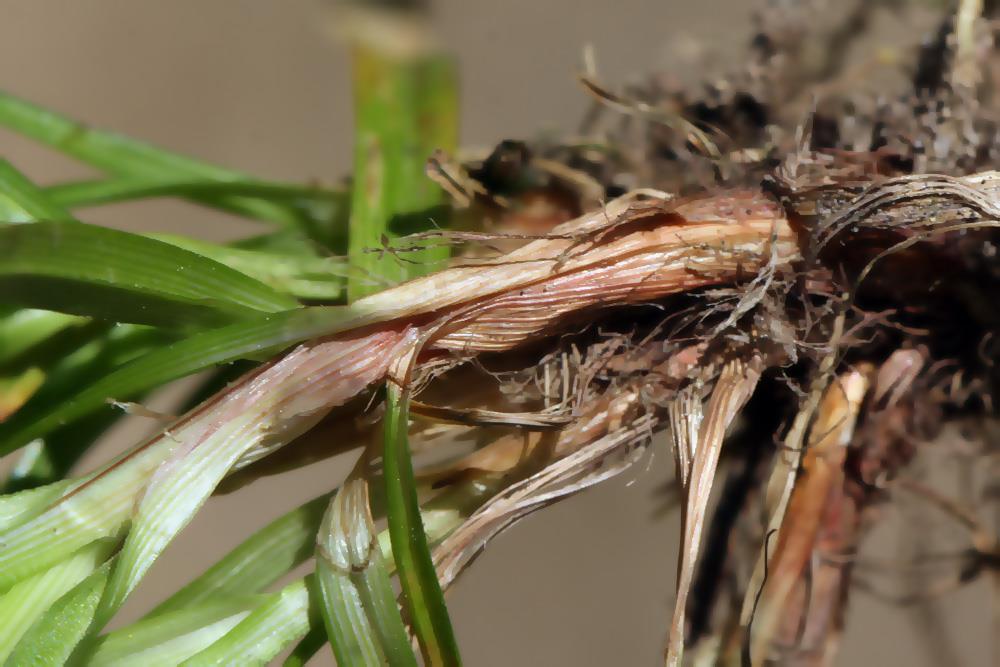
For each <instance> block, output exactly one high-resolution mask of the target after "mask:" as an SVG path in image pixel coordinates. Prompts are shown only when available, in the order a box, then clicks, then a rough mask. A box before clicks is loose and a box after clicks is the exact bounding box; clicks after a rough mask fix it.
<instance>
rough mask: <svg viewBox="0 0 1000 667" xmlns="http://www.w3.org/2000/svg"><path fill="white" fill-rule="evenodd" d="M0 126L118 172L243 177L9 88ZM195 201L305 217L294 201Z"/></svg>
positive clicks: (277, 218)
mask: <svg viewBox="0 0 1000 667" xmlns="http://www.w3.org/2000/svg"><path fill="white" fill-rule="evenodd" d="M0 126H4V127H7V128H9V129H11V130H13V131H15V132H18V133H20V134H23V135H25V136H27V137H30V138H32V139H34V140H36V141H39V142H42V143H44V144H47V145H48V146H51V147H52V148H54V149H56V150H58V151H61V152H63V153H66V154H67V155H70V156H72V157H75V158H76V159H78V160H81V161H82V162H85V163H87V164H90V165H92V166H94V167H97V168H98V169H102V170H104V171H107V172H108V173H111V174H116V175H118V176H128V177H139V178H150V179H170V180H180V179H186V180H196V179H203V180H213V181H223V182H224V181H237V180H245V179H246V177H245V176H244V175H243V174H241V173H239V172H237V171H233V170H230V169H226V168H223V167H218V166H216V165H212V164H208V163H205V162H200V161H198V160H194V159H192V158H189V157H185V156H182V155H178V154H176V153H171V152H169V151H165V150H163V149H160V148H156V147H154V146H150V145H148V144H144V143H142V142H139V141H135V140H134V139H129V138H127V137H124V136H121V135H118V134H114V133H111V132H104V131H101V130H97V129H94V128H91V127H87V126H85V125H82V124H80V123H77V122H74V121H72V120H70V119H68V118H65V117H63V116H60V115H58V114H56V113H53V112H51V111H49V110H47V109H43V108H41V107H39V106H36V105H34V104H31V103H30V102H26V101H24V100H21V99H18V98H16V97H14V96H13V95H10V94H7V93H0ZM197 201H200V202H202V203H206V204H209V205H214V206H218V207H219V208H223V209H226V210H230V211H233V212H237V213H241V214H243V215H248V216H250V217H253V218H257V219H260V220H267V221H270V222H276V223H279V224H282V225H288V226H301V225H302V224H303V219H304V218H307V217H308V216H307V215H306V212H304V211H302V210H299V209H297V208H296V207H294V206H290V205H281V204H277V203H275V202H271V201H266V200H261V199H255V198H250V197H238V196H220V197H218V198H211V197H205V198H198V199H197Z"/></svg>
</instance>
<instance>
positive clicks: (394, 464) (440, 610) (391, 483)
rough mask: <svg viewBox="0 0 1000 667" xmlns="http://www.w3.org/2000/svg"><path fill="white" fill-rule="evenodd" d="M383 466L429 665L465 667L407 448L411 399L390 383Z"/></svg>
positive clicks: (397, 553) (406, 589)
mask: <svg viewBox="0 0 1000 667" xmlns="http://www.w3.org/2000/svg"><path fill="white" fill-rule="evenodd" d="M384 422H385V427H384V428H385V431H384V449H383V465H384V468H385V492H386V507H387V509H388V519H389V536H390V539H391V542H392V553H393V556H394V558H395V562H396V568H397V570H398V572H399V580H400V583H401V584H402V588H403V596H404V599H405V601H406V610H407V612H408V614H409V617H410V620H411V623H412V624H413V629H414V632H415V634H416V635H417V639H418V640H419V641H420V648H421V651H422V652H423V654H424V661H425V662H426V663H427V664H430V665H448V666H452V665H461V664H462V661H461V657H460V656H459V652H458V643H457V642H456V640H455V633H454V630H453V629H452V626H451V620H450V619H449V617H448V608H447V606H446V605H445V601H444V594H443V593H442V591H441V585H440V584H439V583H438V578H437V572H436V571H435V569H434V562H433V561H432V560H431V552H430V547H429V546H428V544H427V535H426V533H425V532H424V526H423V522H422V520H421V516H420V505H419V501H418V498H417V487H416V481H415V479H414V475H413V464H412V462H411V461H410V452H409V444H408V442H407V440H408V438H407V426H408V424H409V403H408V397H407V395H406V394H405V392H403V391H402V390H401V389H400V388H399V387H398V386H397V385H396V384H394V383H392V382H390V383H389V384H388V385H387V391H386V412H385V420H384Z"/></svg>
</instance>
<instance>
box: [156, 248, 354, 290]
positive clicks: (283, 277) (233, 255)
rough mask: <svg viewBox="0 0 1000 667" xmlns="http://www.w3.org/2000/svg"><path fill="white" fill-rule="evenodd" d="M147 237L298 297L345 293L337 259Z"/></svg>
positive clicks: (342, 270)
mask: <svg viewBox="0 0 1000 667" xmlns="http://www.w3.org/2000/svg"><path fill="white" fill-rule="evenodd" d="M149 236H150V237H151V238H154V239H156V240H158V241H163V242H164V243H169V244H170V245H173V246H177V247H178V248H184V249H185V250H188V251H190V252H193V253H197V254H199V255H201V256H203V257H208V258H209V259H212V260H214V261H216V262H219V263H220V264H225V265H226V266H228V267H229V268H231V269H234V270H236V271H239V272H240V273H243V274H245V275H248V276H252V277H253V278H256V279H257V280H259V281H260V282H262V283H264V284H265V285H267V286H268V287H271V288H272V289H275V290H277V291H279V292H282V293H284V294H290V295H292V296H294V297H297V298H300V299H315V300H320V299H322V300H324V301H334V300H336V299H339V298H341V297H342V296H343V294H344V283H345V276H346V275H347V265H346V264H345V263H344V262H343V261H342V260H340V259H338V258H334V257H325V258H324V257H316V256H314V255H312V254H296V255H291V254H278V253H273V252H266V251H262V250H245V249H243V248H234V247H231V246H222V245H217V244H214V243H207V242H205V241H198V240H195V239H191V238H187V237H184V236H173V235H166V234H151V235H149Z"/></svg>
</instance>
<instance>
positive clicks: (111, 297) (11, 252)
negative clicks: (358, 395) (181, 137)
mask: <svg viewBox="0 0 1000 667" xmlns="http://www.w3.org/2000/svg"><path fill="white" fill-rule="evenodd" d="M0 255H2V256H3V257H4V261H3V262H2V263H0V290H2V291H3V293H4V294H5V295H6V297H5V298H6V299H8V300H9V302H11V303H16V304H18V305H23V306H27V307H32V308H41V309H45V310H55V311H60V312H66V313H71V314H75V315H88V316H93V317H98V318H101V319H107V320H111V321H120V322H135V323H139V324H152V325H156V326H165V327H176V326H179V325H185V324H189V325H200V326H205V325H209V326H211V325H214V326H218V325H219V324H222V323H225V322H227V321H233V319H234V318H242V317H246V316H247V315H248V314H252V313H255V312H260V311H263V312H276V311H281V310H288V309H291V308H295V307H296V306H297V305H298V303H297V302H296V301H295V300H294V299H292V298H291V297H288V296H286V295H282V294H279V293H278V292H276V291H274V290H273V289H271V288H269V287H267V286H266V285H264V284H262V283H260V282H259V281H257V280H255V279H253V278H251V277H249V276H246V275H245V274H242V273H239V272H237V271H235V270H233V269H231V268H229V267H227V266H225V265H223V264H219V263H218V262H215V261H213V260H210V259H207V258H205V257H202V256H201V255H197V254H195V253H192V252H190V251H187V250H183V249H181V248H177V247H175V246H172V245H170V244H167V243H162V242H160V241H155V240H153V239H148V238H144V237H142V236H138V235H135V234H129V233H127V232H121V231H117V230H112V229H105V228H102V227H95V226H92V225H65V224H60V223H48V222H39V223H28V224H23V225H13V226H8V227H0Z"/></svg>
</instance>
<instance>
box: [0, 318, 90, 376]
mask: <svg viewBox="0 0 1000 667" xmlns="http://www.w3.org/2000/svg"><path fill="white" fill-rule="evenodd" d="M84 322H86V320H85V319H84V318H82V317H79V316H76V315H66V314H64V313H54V312H51V311H48V310H35V309H31V308H24V309H18V310H14V311H13V312H11V313H10V314H8V315H7V316H5V317H3V318H0V366H3V365H5V364H8V363H10V362H12V361H13V360H14V359H16V358H17V357H19V356H20V355H22V354H24V353H25V352H26V351H28V350H30V349H31V348H32V347H35V346H36V345H39V344H40V343H42V342H44V341H45V340H47V339H49V338H51V337H52V336H54V335H55V334H57V333H59V332H60V331H64V330H65V329H67V328H69V327H73V326H78V325H80V324H83V323H84Z"/></svg>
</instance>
